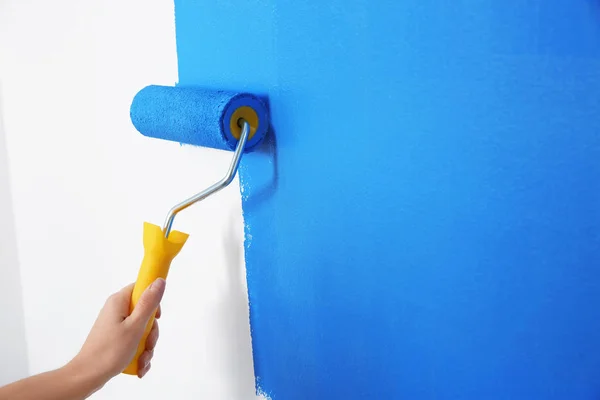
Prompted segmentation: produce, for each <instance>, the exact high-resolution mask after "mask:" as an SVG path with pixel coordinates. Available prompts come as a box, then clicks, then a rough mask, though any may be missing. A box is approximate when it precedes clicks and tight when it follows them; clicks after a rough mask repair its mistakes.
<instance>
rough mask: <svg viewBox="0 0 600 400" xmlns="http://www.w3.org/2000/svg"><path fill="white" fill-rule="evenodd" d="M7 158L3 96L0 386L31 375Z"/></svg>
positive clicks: (0, 124)
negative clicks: (29, 372) (29, 373)
mask: <svg viewBox="0 0 600 400" xmlns="http://www.w3.org/2000/svg"><path fill="white" fill-rule="evenodd" d="M0 10H1V9H0ZM1 84H2V82H1V81H0V86H1ZM6 156H7V154H6V145H5V134H4V125H3V122H2V98H1V96H0V274H1V276H2V278H0V332H2V333H1V335H0V360H7V361H8V360H10V362H2V361H0V386H2V385H4V384H6V383H8V382H12V381H14V380H17V379H20V378H23V377H25V376H27V373H28V367H27V345H26V342H25V322H24V320H23V302H22V293H21V280H20V275H19V264H18V257H17V246H16V238H15V228H14V218H13V210H12V199H11V196H10V187H9V186H10V182H9V177H8V161H7V159H6Z"/></svg>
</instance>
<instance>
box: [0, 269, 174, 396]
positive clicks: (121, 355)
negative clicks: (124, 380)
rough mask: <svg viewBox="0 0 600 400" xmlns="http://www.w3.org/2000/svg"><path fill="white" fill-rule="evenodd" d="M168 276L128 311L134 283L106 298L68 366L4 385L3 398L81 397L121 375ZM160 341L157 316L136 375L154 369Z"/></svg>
mask: <svg viewBox="0 0 600 400" xmlns="http://www.w3.org/2000/svg"><path fill="white" fill-rule="evenodd" d="M165 285H166V282H165V280H164V279H160V278H159V279H157V280H156V281H154V282H153V283H152V284H151V285H150V286H149V287H148V288H147V289H146V290H145V291H144V293H143V294H142V296H141V297H140V299H139V301H138V303H137V304H136V306H135V308H134V310H133V312H131V315H130V313H129V307H130V301H131V293H132V291H133V286H134V284H131V285H128V286H126V287H125V288H123V289H121V290H120V291H118V292H117V293H115V294H113V295H112V296H110V297H109V298H108V300H107V301H106V303H105V305H104V307H103V308H102V310H101V311H100V313H99V315H98V317H97V319H96V322H95V323H94V325H93V327H92V329H91V331H90V333H89V335H88V337H87V339H86V340H85V343H84V344H83V346H82V348H81V350H80V351H79V353H78V354H77V356H75V358H73V359H72V360H71V361H70V362H69V363H68V364H67V365H65V366H64V367H62V368H59V369H56V370H54V371H49V372H45V373H42V374H38V375H35V376H31V377H29V378H25V379H22V380H20V381H17V382H15V383H12V384H10V385H7V386H4V387H0V400H4V399H19V400H82V399H85V398H87V397H89V396H90V395H92V394H93V393H95V392H96V391H97V390H99V389H100V388H102V387H103V386H104V384H106V382H108V381H109V380H110V379H111V378H113V377H115V376H116V375H118V374H120V373H121V372H122V371H123V370H124V369H125V367H127V366H128V365H129V363H130V362H131V360H132V359H133V357H134V355H135V353H136V350H137V346H138V343H139V342H140V340H141V339H142V336H143V335H144V330H145V328H146V325H147V324H148V321H149V320H150V318H151V317H152V315H153V314H154V312H155V311H156V318H159V317H160V315H161V310H160V301H161V300H162V297H163V294H164V292H165ZM157 341H158V323H157V322H156V320H155V321H154V324H153V325H152V330H151V332H150V334H149V335H148V338H147V339H146V350H145V351H144V352H143V353H142V354H141V355H140V358H139V359H138V362H139V365H141V366H143V367H142V368H140V371H139V373H138V377H139V378H142V377H143V376H144V375H146V373H148V371H149V370H150V361H151V360H152V356H153V354H154V348H155V346H156V342H157Z"/></svg>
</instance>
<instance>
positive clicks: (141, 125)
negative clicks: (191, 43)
mask: <svg viewBox="0 0 600 400" xmlns="http://www.w3.org/2000/svg"><path fill="white" fill-rule="evenodd" d="M242 106H248V107H251V108H252V109H254V111H255V112H256V113H257V115H258V119H259V124H258V127H257V129H256V132H255V134H254V136H253V137H252V138H250V139H249V140H248V142H247V143H246V151H247V150H251V149H252V148H253V147H255V146H256V145H257V144H259V143H260V142H261V141H262V139H263V138H264V137H265V135H266V134H267V130H268V113H267V109H266V107H265V105H264V103H263V102H262V101H261V100H260V99H258V98H257V97H256V96H254V95H251V94H247V93H236V92H225V91H216V90H208V89H202V88H197V87H171V86H157V85H151V86H147V87H145V88H143V89H142V90H140V91H139V92H138V93H137V95H136V96H135V97H134V99H133V102H132V103H131V110H130V116H131V122H133V125H134V126H135V128H136V129H137V130H138V131H139V132H140V133H141V134H143V135H145V136H149V137H154V138H158V139H165V140H171V141H175V142H179V143H187V144H191V145H196V146H203V147H211V148H215V149H223V150H232V149H235V146H236V144H237V139H236V138H235V137H234V136H233V135H232V133H231V131H230V128H229V121H230V118H231V115H232V114H233V112H234V111H235V110H236V109H237V108H239V107H242Z"/></svg>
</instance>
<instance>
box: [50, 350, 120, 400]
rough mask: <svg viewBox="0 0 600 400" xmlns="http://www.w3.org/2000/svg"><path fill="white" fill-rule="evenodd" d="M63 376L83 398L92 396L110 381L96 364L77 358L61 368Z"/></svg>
mask: <svg viewBox="0 0 600 400" xmlns="http://www.w3.org/2000/svg"><path fill="white" fill-rule="evenodd" d="M61 374H62V375H63V376H64V377H65V381H66V382H69V384H70V385H71V386H72V387H73V388H74V389H75V390H76V391H77V393H78V394H79V395H80V396H82V398H86V397H88V396H90V395H92V394H93V393H94V392H96V391H97V390H99V389H100V388H102V386H104V384H105V383H106V382H107V381H108V380H109V379H110V377H106V376H105V374H103V373H102V371H100V370H99V369H98V368H95V366H94V363H90V362H85V361H84V360H80V359H78V358H77V357H76V358H74V359H73V360H71V362H69V363H68V364H67V365H65V366H64V367H62V368H61Z"/></svg>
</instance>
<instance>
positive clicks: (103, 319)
mask: <svg viewBox="0 0 600 400" xmlns="http://www.w3.org/2000/svg"><path fill="white" fill-rule="evenodd" d="M133 286H134V284H130V285H128V286H126V287H124V288H123V289H121V290H120V291H118V292H116V293H114V294H113V295H111V296H110V297H109V298H108V299H107V300H106V303H105V304H104V307H103V308H102V310H101V311H100V314H99V315H98V318H97V319H96V322H95V323H94V326H93V327H92V329H91V331H90V333H89V335H88V337H87V339H86V341H85V343H84V344H83V346H82V348H81V351H80V352H79V354H77V356H76V357H75V358H74V359H73V361H72V363H73V364H75V365H80V366H82V367H83V368H86V366H87V368H89V367H90V366H93V368H94V369H95V372H96V374H97V375H98V377H99V378H100V379H101V380H102V381H104V382H107V381H108V380H110V379H111V378H113V377H115V376H117V375H118V374H120V373H121V372H122V371H123V370H124V369H125V367H127V366H128V365H129V363H130V362H131V360H132V359H133V356H134V355H135V353H136V350H137V346H138V343H139V342H140V340H141V339H142V336H143V334H144V330H145V328H146V325H147V324H148V321H149V320H150V318H151V317H152V315H153V314H154V312H155V311H156V319H158V318H160V315H161V310H160V301H161V300H162V297H163V294H164V291H165V286H166V282H165V280H164V279H160V278H159V279H157V280H156V281H154V282H153V283H152V284H151V285H150V286H149V287H148V288H147V289H146V290H145V291H144V293H142V296H141V297H140V299H139V301H138V303H137V304H136V306H135V308H134V310H133V312H131V315H130V314H129V305H130V302H131V292H132V291H133ZM156 319H155V320H154V324H153V325H152V330H151V331H150V334H149V335H148V338H147V339H146V351H144V352H143V353H142V354H141V355H140V357H139V360H138V363H139V365H140V366H141V367H140V370H139V372H138V377H139V378H142V377H143V376H144V375H146V374H147V373H148V371H149V370H150V367H151V364H150V362H151V360H152V356H153V355H154V348H155V347H156V342H157V341H158V322H157V321H156Z"/></svg>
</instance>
